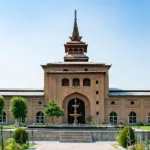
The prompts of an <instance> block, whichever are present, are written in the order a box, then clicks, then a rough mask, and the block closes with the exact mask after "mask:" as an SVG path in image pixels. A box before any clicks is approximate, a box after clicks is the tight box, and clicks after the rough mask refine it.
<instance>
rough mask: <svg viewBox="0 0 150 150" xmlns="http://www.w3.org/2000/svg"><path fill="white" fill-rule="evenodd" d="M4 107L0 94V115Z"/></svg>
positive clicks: (3, 100)
mask: <svg viewBox="0 0 150 150" xmlns="http://www.w3.org/2000/svg"><path fill="white" fill-rule="evenodd" d="M4 107H5V99H4V97H3V96H1V95H0V116H1V115H2V114H3V109H4Z"/></svg>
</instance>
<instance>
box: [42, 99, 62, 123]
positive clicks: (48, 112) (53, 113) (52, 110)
mask: <svg viewBox="0 0 150 150" xmlns="http://www.w3.org/2000/svg"><path fill="white" fill-rule="evenodd" d="M44 114H45V116H48V117H52V122H53V123H54V117H57V118H58V117H60V116H63V115H64V111H63V110H62V109H61V108H60V107H59V106H58V105H57V104H56V103H55V102H54V101H53V100H52V101H50V102H49V103H48V105H47V107H45V108H44Z"/></svg>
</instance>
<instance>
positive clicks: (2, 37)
mask: <svg viewBox="0 0 150 150" xmlns="http://www.w3.org/2000/svg"><path fill="white" fill-rule="evenodd" d="M149 8H150V1H149V0H82V1H81V0H75V1H70V0H63V1H62V0H56V1H54V0H5V1H4V0H0V70H1V72H0V88H43V86H44V85H43V83H44V76H43V69H42V68H41V66H40V65H41V64H46V63H48V62H56V61H63V56H64V55H65V53H64V46H63V44H64V43H66V42H67V41H69V39H68V37H69V36H70V35H71V34H72V28H73V21H74V10H75V9H76V10H77V18H78V27H79V31H80V35H82V36H83V41H85V42H87V43H88V53H87V55H88V56H89V58H90V61H94V62H102V63H106V64H112V67H111V69H110V71H109V81H110V82H109V83H110V87H116V88H122V89H150V79H149V77H150V69H149V66H150V9H149Z"/></svg>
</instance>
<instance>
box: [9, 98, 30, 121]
mask: <svg viewBox="0 0 150 150" xmlns="http://www.w3.org/2000/svg"><path fill="white" fill-rule="evenodd" d="M10 112H11V114H12V116H13V117H14V118H15V119H17V120H20V119H21V118H25V117H26V116H27V113H28V107H27V100H26V99H25V98H23V97H17V96H14V97H12V99H11V100H10Z"/></svg>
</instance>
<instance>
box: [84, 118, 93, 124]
mask: <svg viewBox="0 0 150 150" xmlns="http://www.w3.org/2000/svg"><path fill="white" fill-rule="evenodd" d="M92 119H93V117H92V116H87V117H86V118H85V120H86V122H87V123H91V122H92Z"/></svg>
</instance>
